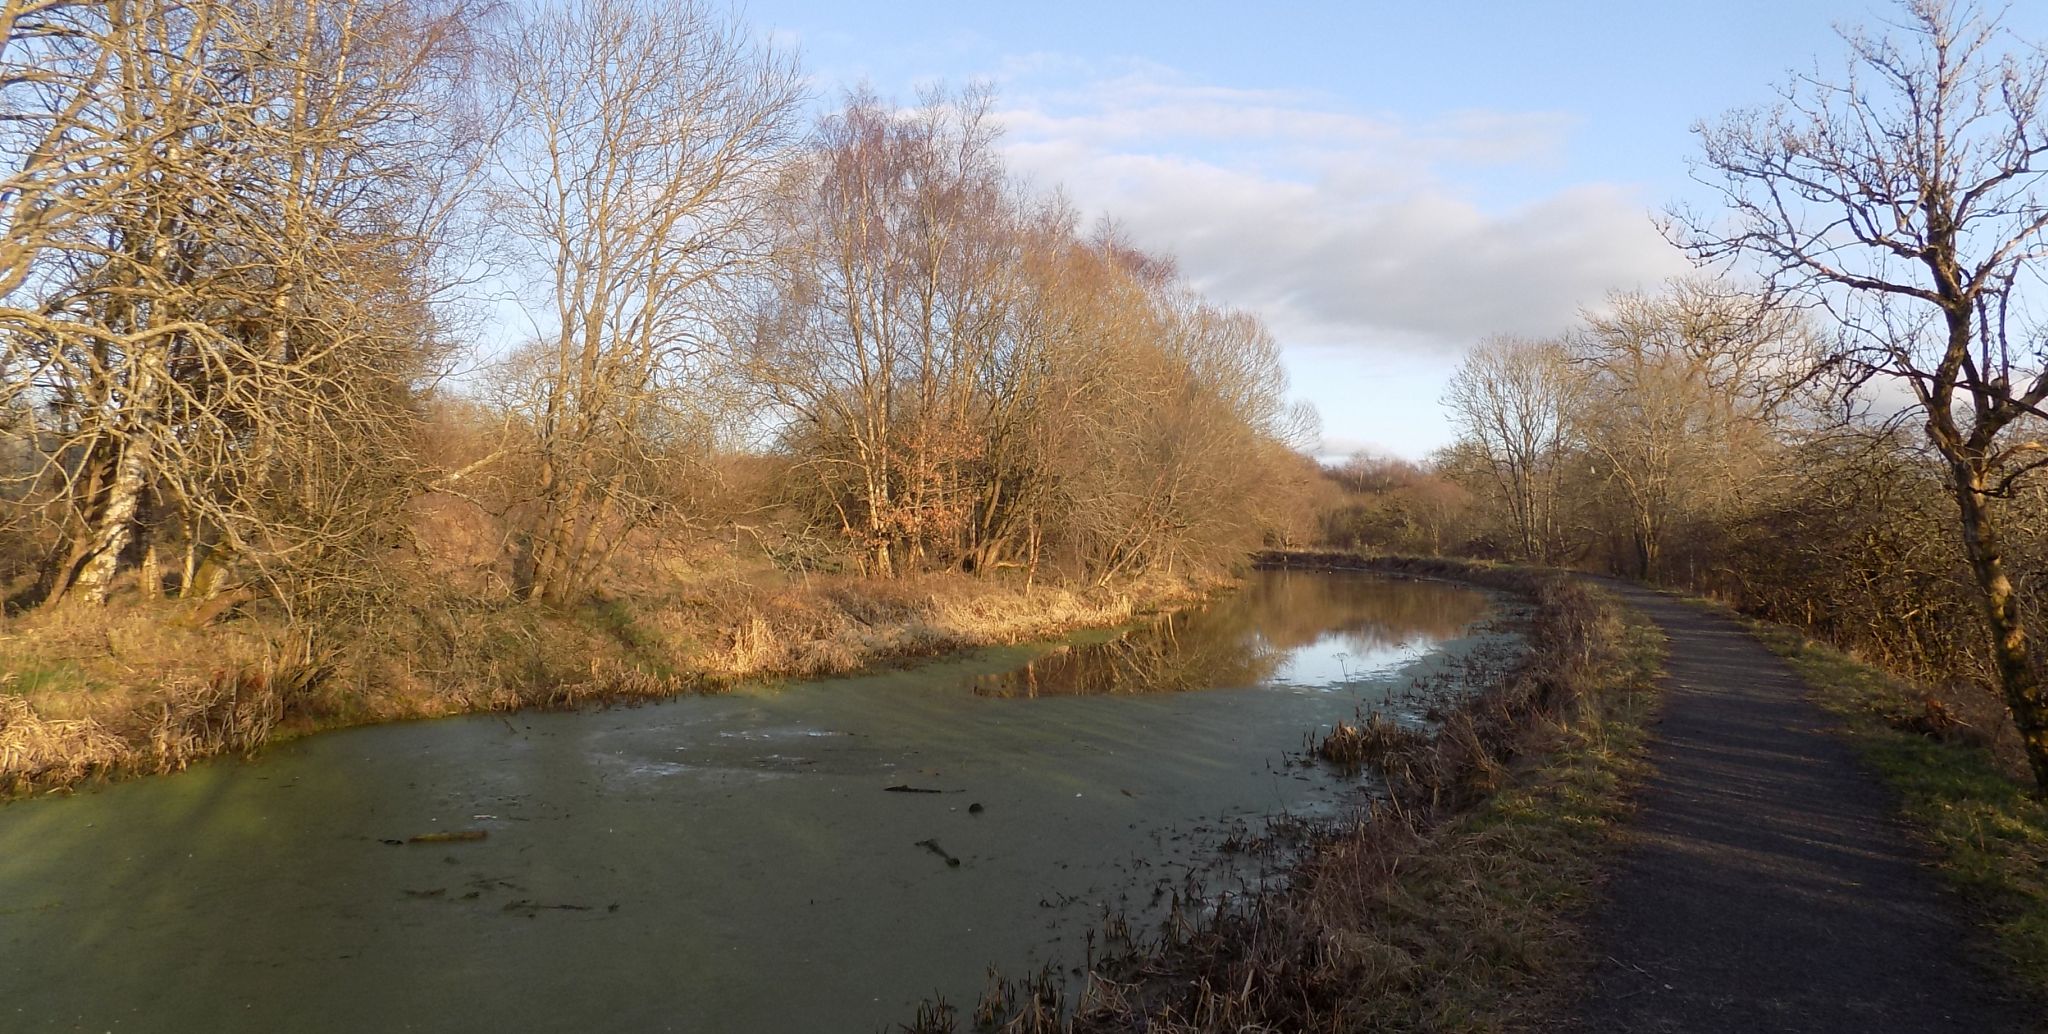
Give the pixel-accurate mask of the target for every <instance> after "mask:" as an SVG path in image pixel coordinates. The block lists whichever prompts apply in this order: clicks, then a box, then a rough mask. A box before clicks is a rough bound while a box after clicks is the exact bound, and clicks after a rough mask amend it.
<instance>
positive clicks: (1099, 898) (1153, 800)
mask: <svg viewBox="0 0 2048 1034" xmlns="http://www.w3.org/2000/svg"><path fill="white" fill-rule="evenodd" d="M1492 613H1493V601H1492V600H1491V599H1490V598H1489V597H1487V596H1485V595H1483V594H1481V593H1479V592H1477V591H1474V590H1470V589H1466V588H1462V587H1457V586H1451V585H1446V584H1442V583H1435V582H1426V581H1392V580H1384V579H1379V578H1375V577H1371V576H1366V575H1356V574H1324V573H1315V572H1261V573H1258V574H1256V575H1254V576H1253V578H1252V579H1251V580H1250V581H1249V583H1248V584H1247V585H1246V586H1245V587H1244V589H1243V590H1242V591H1240V592H1237V593H1235V594H1233V595H1231V596H1229V597H1226V598H1225V599H1223V600H1222V601H1220V602H1218V603H1217V604H1215V605H1213V606H1211V607H1209V608H1207V609H1204V610H1201V611H1197V612H1194V613H1191V614H1186V615H1181V616H1179V617H1176V618H1174V619H1172V620H1170V621H1167V622H1162V623H1160V624H1157V625H1155V626H1149V627H1146V628H1141V629H1137V630H1133V631H1129V632H1126V633H1124V634H1122V635H1116V636H1105V635H1099V634H1098V635H1094V636H1086V637H1077V638H1076V639H1075V640H1071V641H1068V642H1066V643H1059V644H1037V645H1034V646H1026V647H1016V648H1006V649H996V650H985V651H979V652H976V653H973V654H968V655H964V656H960V657H957V658H953V659H949V660H946V661H942V662H937V663H931V664H926V665H922V666H919V667H917V668H914V669H910V670H904V671H896V672H888V673H883V674H877V675H870V676H865V677H860V678H847V679H832V680H824V681H818V682H809V683H801V684H793V685H785V686H780V687H764V688H758V689H752V690H747V691H743V692H738V693H733V694H730V695H726V696H720V697H697V698H685V699H679V700H675V701H670V702H665V703H661V704H654V705H649V706H644V707H633V708H615V709H611V710H603V711H589V712H581V713H563V714H521V715H515V716H512V717H510V718H509V719H508V718H501V717H496V716H478V717H469V718H458V719H448V720H442V721H434V722H420V723H413V724H406V725H391V726H381V727H373V728H364V729H355V730H349V731H345V732H337V733H332V734H327V735H321V736H316V737H312V738H309V739H306V740H302V741H299V742H296V743H292V744H288V745H286V746H283V747H280V748H278V749H275V750H272V751H270V752H269V753H267V754H266V755H265V756H264V757H262V758H261V759H259V760H256V761H253V762H243V761H229V762H221V763H215V764H209V765H204V766H201V767H199V768H197V769H194V770H192V771H189V772H186V773H183V774H181V775H178V776H174V777H168V778H161V779H151V780H142V781H137V782H131V783H124V784H117V785H114V786H110V787H106V788H103V789H99V790H96V791H93V792H88V793H82V794H79V795H77V796H75V797H70V798H53V799H45V800H37V801H30V802H23V803H18V804H15V805H12V806H8V807H5V808H0V1031H45V1030H62V1031H69V1030H90V1031H165V1032H174V1034H182V1032H202V1031H203V1032H226V1031H336V1032H341V1031H347V1032H358V1031H383V1030H420V1031H586V1030H588V1031H597V1030H604V1031H613V1030H616V1031H702V1032H714V1031H872V1030H876V1029H879V1028H881V1027H882V1026H883V1025H885V1024H892V1023H895V1022H900V1021H903V1020H906V1019H908V1018H909V1015H910V1013H911V1011H912V1009H913V1007H914V1004H915V1003H916V1002H917V1001H918V1000H919V999H920V998H922V997H925V996H927V995H930V994H932V993H934V992H941V993H943V994H944V995H945V996H946V997H947V998H948V999H949V1000H951V1001H953V1002H955V1003H956V1004H961V1005H963V1006H967V1005H971V1004H972V1002H973V998H974V995H975V994H976V993H977V992H978V991H979V990H980V988H981V987H982V986H983V983H984V972H985V970H986V968H987V966H988V965H989V964H991V963H997V964H1000V965H1001V966H1002V967H1003V968H1004V969H1005V970H1006V971H1008V972H1010V973H1012V974H1018V975H1021V974H1023V973H1025V972H1028V971H1030V970H1032V969H1034V968H1036V967H1037V966H1038V965H1041V964H1046V963H1053V964H1062V963H1063V960H1065V963H1066V964H1070V963H1071V962H1072V961H1078V959H1079V958H1080V956H1081V954H1082V948H1081V937H1082V935H1083V933H1084V932H1085V931H1086V930H1087V929H1089V928H1090V927H1091V926H1093V925H1094V924H1095V923H1096V922H1097V920H1098V917H1099V916H1100V914H1101V912H1102V909H1103V908H1104V907H1105V906H1110V907H1121V908H1126V909H1128V910H1130V912H1131V913H1132V914H1133V916H1134V917H1136V918H1137V919H1140V920H1142V919H1148V918H1156V916H1157V915H1158V913H1159V908H1160V906H1159V905H1158V903H1157V902H1156V901H1155V892H1158V891H1161V890H1166V889H1171V887H1174V886H1178V885H1179V883H1180V882H1181V880H1182V878H1183V877H1184V876H1185V875H1186V874H1187V873H1188V872H1189V871H1190V868H1191V867H1195V866H1201V865H1204V864H1205V863H1206V861H1207V859H1209V858H1211V857H1213V855H1214V853H1215V845H1216V843H1217V842H1218V841H1219V840H1220V839H1221V838H1222V837H1223V836H1225V835H1227V833H1228V832H1229V831H1231V830H1233V829H1242V828H1245V827H1247V826H1255V824H1256V823H1258V822H1260V821H1261V820H1262V819H1263V818H1264V817H1266V816H1269V815H1272V814H1275V813H1279V812H1282V811H1286V812H1291V813H1293V814H1297V815H1311V816H1313V815H1317V814H1331V813H1333V812H1334V811H1336V810H1337V809H1340V808H1342V807H1343V806H1344V799H1345V795H1346V794H1347V793H1352V792H1356V788H1355V783H1347V782H1345V781H1344V780H1342V779H1340V778H1338V777H1335V776H1334V775H1331V774H1328V773H1325V772H1324V771H1322V770H1321V769H1319V768H1317V767H1313V766H1295V765H1289V764H1287V755H1288V754H1290V753H1292V752H1298V751H1299V750H1300V748H1301V745H1302V742H1303V737H1304V734H1305V733H1307V732H1309V731H1310V730H1313V729H1317V728H1326V727H1328V726H1329V725H1330V724H1332V723H1333V722H1335V721H1337V720H1339V719H1343V718H1349V717H1351V716H1352V715H1353V713H1354V711H1356V710H1357V709H1358V708H1359V707H1361V706H1363V707H1365V708H1367V709H1390V710H1395V711H1403V710H1409V709H1415V708H1418V707H1420V706H1421V705H1420V704H1419V703H1417V702H1416V701H1415V700H1414V699H1412V698H1411V697H1409V696H1408V695H1407V694H1406V693H1404V692H1403V691H1405V690H1407V689H1408V688H1409V687H1410V686H1411V685H1412V684H1414V683H1415V681H1416V680H1417V679H1418V678H1419V677H1423V676H1426V675H1427V674H1428V673H1430V672H1431V671H1432V670H1435V669H1440V668H1441V667H1443V666H1444V664H1445V663H1446V658H1448V657H1450V656H1454V655H1456V654H1458V653H1459V652H1460V651H1463V650H1468V649H1471V648H1474V646H1475V645H1476V644H1478V643H1481V642H1484V641H1488V640H1489V637H1490V636H1498V635H1499V633H1497V632H1489V631H1488V630H1487V629H1486V628H1484V627H1483V625H1482V622H1483V619H1485V618H1487V617H1488V616H1489V615H1490V614H1492ZM1411 717H1412V715H1411ZM891 786H910V787H915V788H917V789H923V790H939V791H943V792H940V793H904V792H889V791H888V790H887V789H886V788H887V787H891ZM975 804H979V805H981V806H982V807H981V808H980V809H978V810H976V809H972V807H971V806H972V805H975ZM455 830H483V831H486V832H487V834H488V838H487V839H484V840H480V841H473V842H457V843H428V844H401V845H399V846H394V845H393V844H390V843H387V841H401V842H402V841H404V840H406V839H407V838H409V837H411V836H413V835H415V834H421V833H430V832H437V831H455ZM927 841H929V842H931V843H933V844H936V845H938V847H939V849H940V850H942V851H943V852H944V854H943V855H942V854H941V853H939V851H935V850H933V849H932V847H931V846H930V845H929V844H925V843H923V842H927ZM947 855H950V856H952V857H953V858H956V859H958V860H959V864H958V865H949V864H948V862H947V860H946V857H945V856H947ZM1134 925H1135V924H1134Z"/></svg>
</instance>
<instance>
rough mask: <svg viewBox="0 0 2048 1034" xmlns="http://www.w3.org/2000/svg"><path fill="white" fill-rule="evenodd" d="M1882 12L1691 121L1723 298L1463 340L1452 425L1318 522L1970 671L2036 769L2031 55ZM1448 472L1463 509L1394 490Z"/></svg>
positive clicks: (1956, 17)
mask: <svg viewBox="0 0 2048 1034" xmlns="http://www.w3.org/2000/svg"><path fill="white" fill-rule="evenodd" d="M1902 7H1903V13H1904V18H1903V19H1902V22H1901V24H1900V26H1899V27H1898V28H1897V29H1896V31H1894V32H1893V33H1892V34H1891V35H1886V36H1872V35H1868V34H1864V33H1861V32H1856V31H1851V32H1849V33H1847V34H1846V38H1847V41H1848V43H1849V50H1850V54H1849V69H1848V71H1847V72H1846V73H1845V74H1844V75H1843V76H1841V77H1840V78H1839V79H1834V80H1830V79H1828V78H1826V77H1821V76H1810V77H1806V78H1802V79H1799V80H1796V81H1795V82H1793V83H1792V84H1791V85H1789V86H1788V87H1786V88H1785V89H1784V90H1783V91H1782V97H1781V100H1780V103H1778V104H1777V105H1775V106H1773V107H1770V108H1766V109H1759V110H1754V111H1742V112H1736V113H1735V114H1733V115H1730V116H1728V117H1727V118H1726V119H1724V120H1722V121H1720V122H1718V123H1713V124H1706V125H1702V126H1701V127H1700V128H1699V134H1700V137H1701V139H1702V142H1703V144H1704V157H1703V160H1702V161H1701V162H1700V163H1699V168H1698V172H1699V175H1700V178H1701V179H1702V181H1703V182H1705V183H1708V184H1710V185H1712V186H1714V187H1716V188H1717V189H1719V190H1720V191H1721V192H1722V193H1723V194H1724V195H1725V197H1726V200H1727V202H1728V209H1727V212H1726V213H1706V214H1701V213H1679V214H1678V215H1677V216H1676V217H1675V218H1674V220H1673V222H1672V224H1671V232H1672V235H1673V236H1674V238H1675V239H1676V240H1677V241H1678V242H1679V243H1680V244H1682V245H1684V246H1685V247H1687V248H1688V249H1689V250H1691V251H1692V252H1693V253H1694V254H1695V255H1696V256H1698V257H1700V258H1701V259H1703V260H1707V261H1716V262H1718V261H1720V260H1731V261H1747V262H1750V263H1752V266H1751V268H1752V269H1754V270H1756V271H1759V272H1760V273H1761V276H1760V277H1758V279H1756V280H1755V281H1754V286H1753V287H1752V288H1751V289H1749V290H1741V289H1737V288H1736V287H1733V286H1730V285H1731V284H1734V283H1738V282H1740V281H1739V278H1734V277H1732V276H1731V278H1730V279H1727V280H1715V279H1704V280H1691V281H1683V282H1680V283H1677V284H1673V285H1671V286H1669V287H1668V288H1667V289H1665V290H1662V291H1659V292H1654V293H1648V294H1620V295H1616V296H1613V297H1611V298H1609V299H1608V301H1607V303H1606V304H1605V305H1602V306H1599V307H1597V308H1595V309H1593V310H1590V311H1588V312H1587V313H1586V315H1585V317H1584V319H1583V321H1582V322H1581V324H1580V325H1579V326H1578V327H1577V328H1575V329H1573V330H1572V331H1571V332H1569V333H1567V334H1564V335H1562V336H1560V337H1557V338H1554V339H1546V340H1526V339H1517V338H1496V339H1493V340H1490V341H1487V342H1485V343H1483V344H1481V345H1480V346H1479V347H1478V348H1477V349H1476V350H1475V351H1473V352H1472V353H1471V355H1470V356H1469V357H1468V358H1467V359H1466V360H1465V362H1464V365H1463V366H1462V367H1461V368H1460V370H1459V371H1458V373H1457V375H1456V376H1455V378H1454V379H1453V381H1452V382H1451V386H1450V389H1449V391H1448V393H1447V395H1446V397H1445V400H1444V401H1445V405H1446V407H1447V409H1448V410H1449V412H1450V414H1451V416H1452V418H1453V420H1454V422H1455V424H1456V426H1457V428H1458V439H1457V441H1456V444H1454V445H1453V446H1452V447H1450V448H1449V449H1448V450H1446V451H1445V452H1443V453H1442V454H1441V455H1439V456H1437V457H1436V458H1435V459H1434V460H1433V462H1432V463H1431V464H1430V465H1429V467H1428V469H1426V470H1413V471H1406V470H1404V471H1402V472H1401V477H1400V478H1399V479H1397V480H1398V481H1399V483H1398V484H1396V483H1395V482H1394V481H1388V480H1384V479H1383V480H1381V481H1379V482H1377V483H1368V482H1370V480H1371V479H1370V478H1368V477H1367V475H1368V474H1370V473H1371V470H1372V468H1371V466H1370V465H1361V466H1354V467H1352V468H1347V469H1346V470H1345V471H1342V472H1340V480H1345V479H1348V480H1350V481H1351V484H1350V485H1348V486H1347V487H1349V488H1351V489H1352V492H1353V496H1354V497H1360V498H1357V499H1355V501H1352V502H1349V503H1346V504H1343V505H1341V506H1338V507H1336V508H1333V509H1330V510H1327V511H1326V513H1325V517H1324V521H1325V527H1324V531H1325V534H1326V535H1335V536H1336V537H1339V538H1341V537H1343V536H1344V535H1347V534H1348V535H1352V536H1353V537H1362V538H1370V539H1371V540H1373V541H1374V542H1375V543H1383V544H1385V545H1386V546H1388V547H1391V548H1415V547H1416V546H1418V545H1424V544H1426V545H1427V547H1428V548H1430V549H1432V550H1433V549H1437V548H1452V549H1459V550H1462V551H1465V552H1474V553H1482V554H1489V555H1496V556H1502V557H1508V558H1513V559H1519V560H1530V561H1536V562H1541V563H1552V564H1560V563H1563V564H1588V565H1591V566H1595V567H1604V568H1607V569H1611V570H1614V571H1619V572H1625V573H1628V574H1631V575H1635V576H1638V577H1644V578H1650V579H1656V580H1661V581H1666V582H1672V583H1676V584H1683V585H1691V586H1698V587H1704V588H1710V589H1713V590H1716V591H1719V592H1721V593H1723V594H1726V595H1728V596H1730V597H1732V598H1734V599H1736V600H1737V601H1739V602H1741V603H1743V604H1745V605H1746V606H1748V607H1750V608H1751V609H1753V610H1756V611H1759V612H1761V613H1763V614H1765V615H1767V616H1770V617H1774V618H1778V619H1781V620H1787V621H1793V622H1797V623H1800V624H1803V625H1806V626H1808V627H1810V628H1814V629H1816V630H1818V631H1820V632H1822V633H1823V634H1825V635H1828V636H1830V637H1832V638H1834V639H1835V640H1836V641H1838V642H1840V643H1842V644H1843V645H1846V646H1848V647H1851V648H1853V649H1855V650H1857V651H1859V652H1861V653H1863V654H1864V655H1866V656H1870V657H1873V658H1876V659H1878V660H1881V661H1884V662H1887V663H1889V664H1890V665H1892V666H1893V667H1895V668H1897V669H1899V670H1903V671H1905V672H1908V673H1910V674H1913V675H1916V676H1920V677H1922V678H1925V679H1928V680H1930V681H1934V682H1936V683H1949V682H1955V681H1963V682H1969V683H1975V684H1978V685H1983V686H1989V687H1993V688H1994V689H1995V691H1996V698H1995V699H1996V700H1997V701H1998V704H1996V705H1994V706H1993V708H1992V709H1991V719H1990V722H1991V723H1992V724H1995V725H1998V726H2004V727H2005V732H2002V733H2000V736H2001V738H2004V739H2008V740H2010V741H2011V743H2012V745H2013V746H2014V750H2015V753H2016V754H2018V755H2019V756H2021V757H2023V758H2024V759H2025V760H2026V762H2027V763H2028V764H2029V765H2030V766H2031V768H2032V770H2033V774H2034V777H2035V779H2036V780H2037V782H2038V783H2039V785H2040V786H2042V787H2043V788H2044V789H2048V680H2044V667H2048V665H2044V660H2043V656H2042V650H2041V647H2040V643H2041V642H2042V638H2043V635H2044V634H2048V629H2044V627H2043V623H2044V617H2043V615H2044V613H2048V334H2044V332H2043V330H2042V327H2043V325H2044V324H2043V323H2042V321H2041V316H2042V315H2043V312H2042V309H2041V306H2042V303H2043V302H2044V301H2048V297H2044V295H2043V293H2042V283H2041V275H2042V273H2043V272H2044V270H2048V267H2044V266H2043V265H2042V261H2043V259H2044V258H2048V196H2044V194H2043V188H2044V187H2048V112H2044V111H2043V107H2042V104H2043V91H2044V89H2048V54H2044V53H2043V52H2042V51H2041V50H2040V49H2039V48H2038V47H2035V46H2032V45H2028V44H2022V43H2018V42H2016V41H2013V40H2011V39H2009V38H2008V37H2007V35H2006V34H2005V33H2004V32H2003V31H2002V30H2001V29H2000V27H1999V25H1998V20H1997V18H1996V16H1995V15H1991V14H1987V13H1986V12H1983V11H1981V10H1979V9H1977V8H1976V7H1975V6H1974V5H1970V4H1956V3H1949V2H1945V0H1909V2H1907V3H1905V4H1903V5H1902ZM1452 486H1456V487H1458V488H1462V489H1463V490H1464V491H1465V492H1467V493H1469V499H1470V505H1469V508H1467V509H1465V510H1464V511H1462V514H1463V519H1462V520H1453V519H1451V518H1450V517H1449V516H1448V515H1439V514H1437V513H1436V512H1435V511H1430V510H1428V509H1427V508H1425V507H1421V506H1419V505H1418V504H1419V501H1420V500H1421V499H1423V498H1448V497H1449V491H1450V488H1451V487H1452ZM1396 513H1398V514H1400V515H1401V516H1402V520H1403V521H1404V522H1407V521H1413V522H1415V523H1395V524H1386V523H1385V519H1386V518H1388V517H1390V516H1391V515H1393V514H1396ZM1373 519H1380V520H1381V521H1382V525H1381V526H1372V524H1371V521H1372V520H1373ZM1361 522H1363V523H1361ZM1422 528H1427V531H1426V532H1420V533H1418V531H1419V529H1422Z"/></svg>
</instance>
